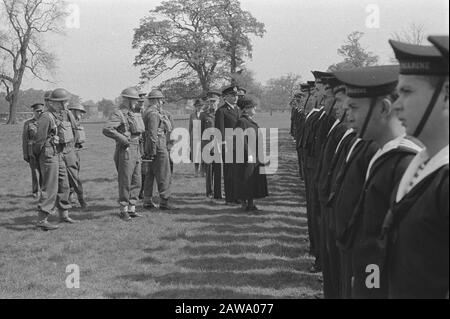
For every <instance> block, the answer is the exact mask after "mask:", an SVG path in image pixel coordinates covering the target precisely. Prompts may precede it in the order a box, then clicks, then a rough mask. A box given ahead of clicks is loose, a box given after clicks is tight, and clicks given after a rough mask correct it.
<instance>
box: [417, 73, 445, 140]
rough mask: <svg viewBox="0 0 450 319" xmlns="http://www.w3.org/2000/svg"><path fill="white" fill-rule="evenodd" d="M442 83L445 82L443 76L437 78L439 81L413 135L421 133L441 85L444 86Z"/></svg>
mask: <svg viewBox="0 0 450 319" xmlns="http://www.w3.org/2000/svg"><path fill="white" fill-rule="evenodd" d="M444 83H445V79H444V78H441V79H439V83H438V85H437V86H436V89H435V90H434V93H433V96H432V97H431V100H430V103H429V104H428V107H427V109H426V110H425V113H424V114H423V116H422V119H421V120H420V122H419V125H417V128H416V131H415V132H414V134H413V136H414V137H419V135H420V133H422V130H423V128H424V127H425V124H427V121H428V118H429V117H430V115H431V112H433V108H434V105H435V104H436V101H437V99H438V97H439V94H440V93H441V91H442V87H443V86H444Z"/></svg>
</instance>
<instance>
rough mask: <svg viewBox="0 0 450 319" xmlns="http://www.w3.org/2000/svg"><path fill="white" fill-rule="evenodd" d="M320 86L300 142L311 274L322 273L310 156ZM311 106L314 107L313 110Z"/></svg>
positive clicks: (316, 87)
mask: <svg viewBox="0 0 450 319" xmlns="http://www.w3.org/2000/svg"><path fill="white" fill-rule="evenodd" d="M320 85H321V84H319V83H317V84H316V86H315V88H314V89H313V90H314V91H313V92H314V93H313V98H312V100H310V101H308V104H307V105H306V108H305V109H306V110H309V112H308V113H306V117H305V124H304V132H303V136H302V138H301V140H300V143H301V150H302V156H303V164H304V172H305V175H304V178H305V198H306V215H307V220H308V237H309V245H310V246H309V253H310V255H313V256H314V257H315V258H316V260H315V262H314V265H313V266H312V267H311V269H310V271H311V272H318V271H320V261H319V260H317V258H318V257H319V256H318V254H317V249H318V243H317V240H318V238H317V235H318V234H317V233H316V232H315V231H314V220H313V217H312V198H311V193H312V189H313V186H312V185H313V171H314V165H315V163H314V160H315V159H314V158H313V157H312V156H310V153H312V143H313V140H314V135H313V134H314V124H315V123H316V121H317V120H318V118H319V117H320V114H321V113H322V109H320V108H317V106H318V102H317V98H320V97H319V96H318V94H317V92H320ZM311 106H314V107H313V108H311Z"/></svg>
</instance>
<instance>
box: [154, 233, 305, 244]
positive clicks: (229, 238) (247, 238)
mask: <svg viewBox="0 0 450 319" xmlns="http://www.w3.org/2000/svg"><path fill="white" fill-rule="evenodd" d="M177 239H184V240H187V241H190V242H193V243H208V242H211V241H213V242H222V243H235V242H240V243H242V242H258V241H261V240H272V241H274V242H279V243H286V244H294V245H295V244H299V243H302V242H305V241H307V238H306V237H293V236H285V235H276V236H274V235H264V234H263V235H260V234H257V235H228V234H226V235H223V234H199V235H193V236H187V235H186V234H175V235H169V236H164V237H161V240H168V241H174V240H177Z"/></svg>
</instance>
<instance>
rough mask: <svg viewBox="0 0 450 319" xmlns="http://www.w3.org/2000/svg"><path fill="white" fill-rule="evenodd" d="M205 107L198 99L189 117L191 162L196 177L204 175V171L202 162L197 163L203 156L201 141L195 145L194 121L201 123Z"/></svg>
mask: <svg viewBox="0 0 450 319" xmlns="http://www.w3.org/2000/svg"><path fill="white" fill-rule="evenodd" d="M204 106H205V103H204V102H203V100H202V99H197V100H195V103H194V112H192V113H191V115H190V116H189V136H190V149H191V154H190V155H191V162H193V163H194V168H195V177H198V175H199V173H200V172H201V173H202V174H203V169H202V167H201V162H200V163H199V162H197V161H200V159H201V156H200V152H201V151H200V146H201V145H200V143H201V141H198V143H196V144H195V145H194V132H193V130H194V121H198V122H200V115H201V114H202V109H203V107H204Z"/></svg>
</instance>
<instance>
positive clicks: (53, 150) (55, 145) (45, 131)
mask: <svg viewBox="0 0 450 319" xmlns="http://www.w3.org/2000/svg"><path fill="white" fill-rule="evenodd" d="M69 99H70V93H69V92H67V91H66V90H65V89H55V90H53V91H52V93H51V95H50V97H49V102H48V111H47V112H45V113H43V114H42V115H41V117H40V118H39V120H38V128H37V133H36V139H35V144H34V148H33V150H34V153H35V154H37V155H38V158H39V166H40V169H41V172H42V178H43V179H42V180H43V181H42V189H41V197H40V199H39V204H38V210H39V212H38V222H37V225H36V226H37V227H39V228H41V229H43V230H54V229H57V228H58V226H56V225H52V224H50V223H49V222H48V221H47V218H48V216H49V215H50V214H52V213H53V210H54V209H55V208H56V209H57V210H58V214H59V219H60V222H65V223H74V222H75V221H74V220H73V219H71V218H70V217H69V209H70V208H71V205H70V202H69V180H68V177H67V167H66V164H65V162H64V159H63V152H64V151H65V150H66V148H67V147H68V144H69V143H73V140H74V136H73V131H72V125H71V124H70V120H69V118H68V114H67V112H66V111H65V110H66V108H67V106H68V104H69Z"/></svg>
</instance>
